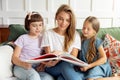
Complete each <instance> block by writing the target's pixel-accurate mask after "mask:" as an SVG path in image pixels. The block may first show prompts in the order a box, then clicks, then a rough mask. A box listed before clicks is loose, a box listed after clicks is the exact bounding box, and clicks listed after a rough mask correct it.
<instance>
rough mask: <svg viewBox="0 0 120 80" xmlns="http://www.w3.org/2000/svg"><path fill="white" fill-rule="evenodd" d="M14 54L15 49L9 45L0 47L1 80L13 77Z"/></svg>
mask: <svg viewBox="0 0 120 80" xmlns="http://www.w3.org/2000/svg"><path fill="white" fill-rule="evenodd" d="M12 53H13V48H12V47H10V46H9V45H4V46H0V80H4V79H5V78H10V77H11V76H12V63H11V57H12Z"/></svg>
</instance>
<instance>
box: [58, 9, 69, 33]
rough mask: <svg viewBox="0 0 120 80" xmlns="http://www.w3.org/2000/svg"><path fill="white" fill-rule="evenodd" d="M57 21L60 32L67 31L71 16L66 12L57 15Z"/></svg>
mask: <svg viewBox="0 0 120 80" xmlns="http://www.w3.org/2000/svg"><path fill="white" fill-rule="evenodd" d="M56 20H57V24H58V28H59V30H62V31H65V30H66V29H67V28H68V27H69V25H70V15H69V14H68V13H66V12H64V11H63V12H60V13H59V14H58V15H57V19H56Z"/></svg>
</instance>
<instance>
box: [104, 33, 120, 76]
mask: <svg viewBox="0 0 120 80" xmlns="http://www.w3.org/2000/svg"><path fill="white" fill-rule="evenodd" d="M103 47H104V50H105V52H106V55H107V57H108V59H109V61H110V64H111V67H112V73H113V74H116V73H117V74H120V41H118V40H116V39H115V38H114V37H112V36H111V35H109V34H106V36H105V38H104V41H103Z"/></svg>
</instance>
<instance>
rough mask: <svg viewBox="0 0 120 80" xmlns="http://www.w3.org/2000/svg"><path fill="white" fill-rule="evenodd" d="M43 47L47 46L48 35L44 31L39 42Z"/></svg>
mask: <svg viewBox="0 0 120 80" xmlns="http://www.w3.org/2000/svg"><path fill="white" fill-rule="evenodd" d="M45 46H49V33H48V31H46V32H45V33H44V34H43V39H42V42H41V47H45Z"/></svg>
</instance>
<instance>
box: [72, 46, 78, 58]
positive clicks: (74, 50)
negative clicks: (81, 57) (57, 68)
mask: <svg viewBox="0 0 120 80" xmlns="http://www.w3.org/2000/svg"><path fill="white" fill-rule="evenodd" d="M71 55H73V56H75V57H77V55H78V49H77V48H73V49H72V52H71Z"/></svg>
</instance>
